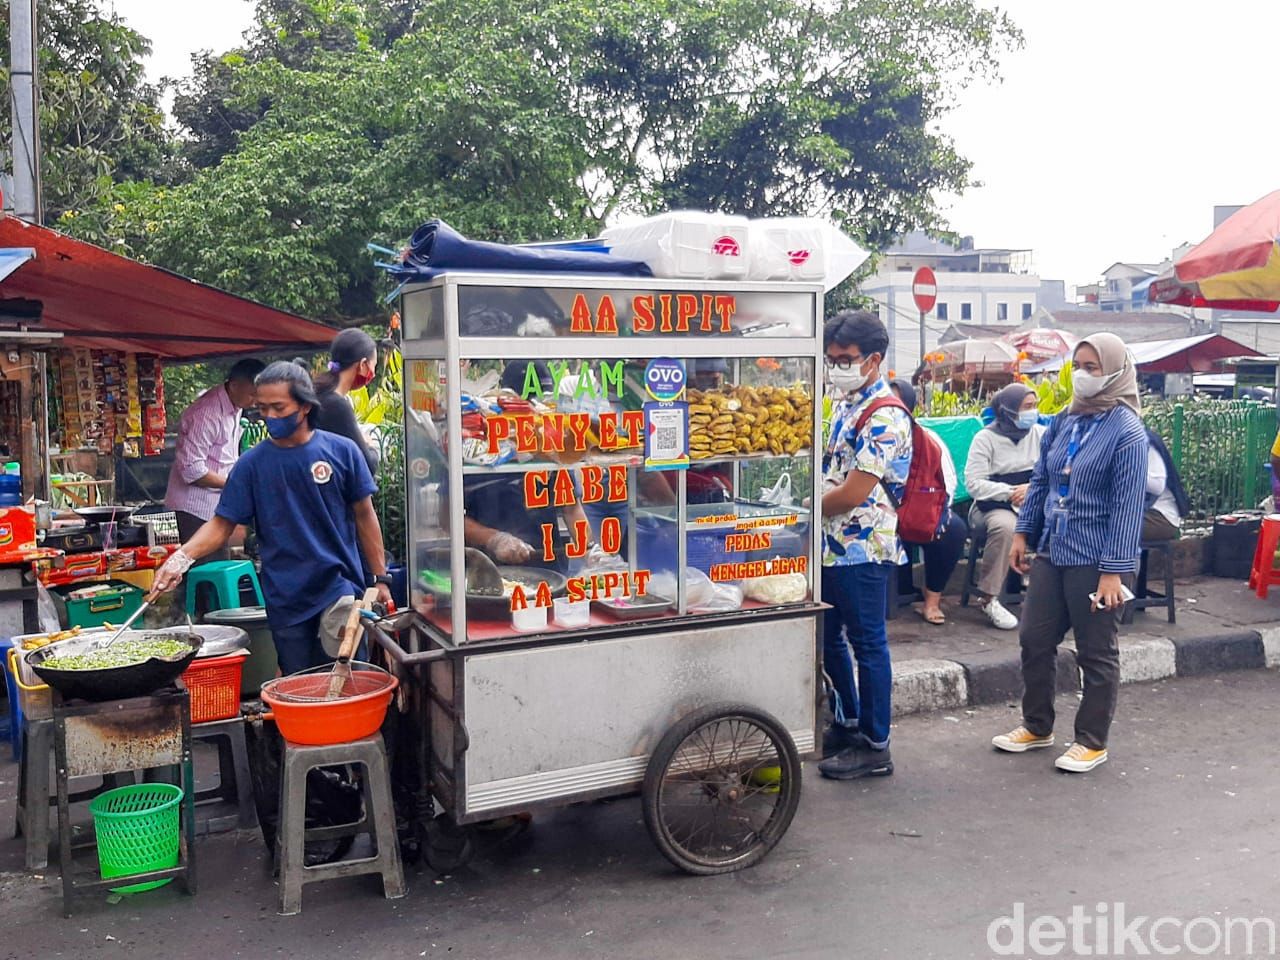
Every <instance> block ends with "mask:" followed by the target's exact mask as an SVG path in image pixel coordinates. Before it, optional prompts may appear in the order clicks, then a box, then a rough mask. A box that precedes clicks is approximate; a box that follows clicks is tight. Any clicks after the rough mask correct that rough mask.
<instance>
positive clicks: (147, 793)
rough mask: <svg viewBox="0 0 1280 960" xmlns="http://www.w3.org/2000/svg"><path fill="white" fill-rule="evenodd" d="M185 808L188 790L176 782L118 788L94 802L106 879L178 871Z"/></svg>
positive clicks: (132, 889) (133, 889) (129, 889)
mask: <svg viewBox="0 0 1280 960" xmlns="http://www.w3.org/2000/svg"><path fill="white" fill-rule="evenodd" d="M181 803H182V788H181V787H175V786H174V785H173V784H170V783H139V784H133V785H130V786H127V787H117V788H116V789H114V790H108V791H107V792H106V793H102V794H99V795H98V796H96V797H94V798H93V799H92V800H90V801H89V812H90V813H92V814H93V828H94V831H95V833H96V834H97V837H98V871H99V873H100V874H101V875H102V879H103V880H110V879H111V878H112V877H128V876H133V875H134V874H138V873H148V872H150V871H152V870H164V869H167V868H169V867H176V866H177V865H178V811H179V809H180V804H181ZM169 879H172V878H169ZM168 882H169V880H168V879H166V880H152V881H149V882H147V883H135V884H131V885H129V886H126V887H112V888H111V892H112V893H140V892H141V891H143V890H154V889H155V888H156V887H162V886H164V885H165V884H166V883H168Z"/></svg>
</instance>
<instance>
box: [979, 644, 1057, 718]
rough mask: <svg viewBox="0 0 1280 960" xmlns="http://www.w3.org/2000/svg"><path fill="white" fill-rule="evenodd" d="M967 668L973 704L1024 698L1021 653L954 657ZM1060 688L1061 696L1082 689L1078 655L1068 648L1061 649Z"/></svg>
mask: <svg viewBox="0 0 1280 960" xmlns="http://www.w3.org/2000/svg"><path fill="white" fill-rule="evenodd" d="M954 659H955V661H956V663H958V664H960V666H962V667H964V672H965V678H966V679H967V681H968V684H969V703H970V704H971V705H974V706H977V705H981V704H989V703H1012V702H1015V701H1018V700H1021V699H1022V661H1021V658H1020V656H1019V654H1018V652H1017V651H1013V652H1009V651H998V650H992V651H983V652H981V653H973V654H966V655H963V656H958V657H955V658H954ZM1057 688H1058V692H1059V693H1074V692H1075V691H1076V690H1079V689H1080V674H1079V671H1078V670H1077V669H1076V655H1075V652H1074V651H1073V650H1070V649H1069V648H1067V647H1059V648H1058V672H1057Z"/></svg>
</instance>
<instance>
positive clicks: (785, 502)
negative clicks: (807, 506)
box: [760, 471, 796, 507]
mask: <svg viewBox="0 0 1280 960" xmlns="http://www.w3.org/2000/svg"><path fill="white" fill-rule="evenodd" d="M760 502H761V503H768V504H771V505H772V506H775V507H789V506H791V505H792V504H793V503H795V502H796V498H795V497H793V496H792V495H791V474H790V473H787V472H785V471H784V472H783V474H782V476H780V477H779V478H778V482H777V483H775V484H774V485H773V486H772V487H761V488H760Z"/></svg>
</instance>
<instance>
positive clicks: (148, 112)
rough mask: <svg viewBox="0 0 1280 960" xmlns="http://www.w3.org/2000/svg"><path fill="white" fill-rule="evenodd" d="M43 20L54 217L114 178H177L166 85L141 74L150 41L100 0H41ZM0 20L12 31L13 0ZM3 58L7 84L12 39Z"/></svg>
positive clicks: (6, 123) (1, 1)
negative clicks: (163, 93) (163, 104)
mask: <svg viewBox="0 0 1280 960" xmlns="http://www.w3.org/2000/svg"><path fill="white" fill-rule="evenodd" d="M37 18H38V32H39V77H40V95H41V100H40V133H41V144H42V147H43V150H42V158H41V166H42V170H41V174H42V177H41V179H42V186H43V195H44V207H45V218H46V220H48V221H50V222H55V221H57V220H58V219H59V218H60V217H62V216H63V215H64V214H65V213H66V212H67V211H71V210H79V209H85V208H88V207H92V206H94V205H95V204H98V203H101V202H104V201H105V200H106V199H107V198H108V197H109V195H110V193H111V190H112V185H113V184H114V183H117V182H123V181H130V180H148V181H157V182H164V181H167V180H170V179H172V178H173V177H174V176H176V175H177V173H178V171H177V170H176V169H175V168H174V165H173V155H174V151H173V148H172V142H171V136H170V135H169V134H168V133H167V132H166V130H165V125H164V114H163V112H162V111H161V109H160V91H159V90H158V89H157V88H156V87H155V86H153V85H151V84H148V83H147V82H146V80H145V78H144V75H143V68H142V57H144V56H145V55H146V54H147V53H148V52H150V49H151V45H150V43H149V42H148V41H147V40H146V39H145V38H144V37H142V36H141V35H140V34H139V33H137V32H136V31H134V30H132V29H130V28H129V27H128V26H126V25H125V24H124V23H123V22H122V21H121V20H120V19H119V17H117V16H115V15H114V14H111V13H105V12H103V11H102V10H101V9H100V7H99V5H98V4H97V3H95V2H93V0H41V2H40V3H39V7H38V13H37ZM0 19H2V20H3V22H4V35H5V37H6V38H7V37H8V33H9V3H8V0H0ZM0 60H2V62H3V75H4V85H5V89H6V90H8V89H9V47H8V44H7V43H6V44H5V45H4V47H3V50H2V51H0ZM8 99H9V98H8V97H7V96H6V97H5V101H6V108H5V109H4V111H3V112H0V151H3V157H2V158H0V164H2V165H3V166H2V169H5V170H11V169H12V168H13V159H12V156H11V155H10V154H9V149H10V144H11V142H12V130H11V127H10V119H11V118H10V114H9V110H8V108H7V102H8Z"/></svg>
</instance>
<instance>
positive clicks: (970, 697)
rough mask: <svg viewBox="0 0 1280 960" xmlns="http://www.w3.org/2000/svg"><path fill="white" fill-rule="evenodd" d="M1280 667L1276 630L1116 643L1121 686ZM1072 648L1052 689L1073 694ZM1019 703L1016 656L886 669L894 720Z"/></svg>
mask: <svg viewBox="0 0 1280 960" xmlns="http://www.w3.org/2000/svg"><path fill="white" fill-rule="evenodd" d="M1262 669H1280V626H1276V627H1266V628H1263V629H1262V630H1237V631H1233V632H1231V633H1221V634H1215V635H1213V636H1208V637H1189V638H1185V639H1181V638H1180V639H1166V638H1163V637H1138V638H1135V639H1132V640H1122V641H1121V644H1120V682H1121V683H1122V684H1129V683H1154V682H1158V681H1160V680H1167V679H1170V678H1172V677H1194V676H1204V675H1206V674H1215V673H1225V672H1228V671H1233V670H1262ZM1079 688H1080V687H1079V671H1078V670H1077V669H1076V658H1075V651H1074V650H1072V649H1071V648H1070V647H1068V646H1063V647H1061V648H1060V649H1059V651H1058V691H1059V692H1060V693H1069V692H1073V691H1076V690H1078V689H1079ZM1021 698H1022V664H1021V661H1020V658H1019V653H1018V651H1017V650H1016V649H1015V650H1008V651H1005V650H991V651H982V652H979V653H973V654H964V655H960V656H956V657H946V658H938V659H928V660H925V659H919V660H899V661H897V662H896V663H894V665H893V714H894V716H895V717H900V716H906V715H908V714H912V713H928V712H930V711H934V710H954V709H956V708H957V707H977V706H985V705H989V704H993V703H1016V702H1017V701H1018V700H1020V699H1021Z"/></svg>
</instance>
